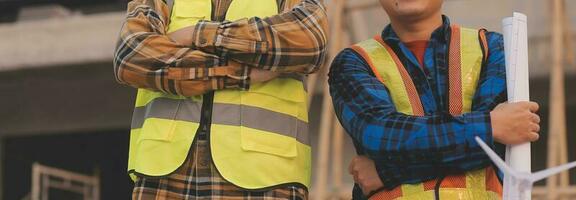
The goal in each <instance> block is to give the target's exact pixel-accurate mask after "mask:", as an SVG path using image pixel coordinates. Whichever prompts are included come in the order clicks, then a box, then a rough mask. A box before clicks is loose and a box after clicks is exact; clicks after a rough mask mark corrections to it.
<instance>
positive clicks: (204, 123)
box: [200, 91, 214, 138]
mask: <svg viewBox="0 0 576 200" xmlns="http://www.w3.org/2000/svg"><path fill="white" fill-rule="evenodd" d="M213 106H214V92H213V91H212V92H208V93H206V94H204V95H203V97H202V111H201V115H200V130H202V132H203V133H204V134H205V136H206V137H207V138H209V134H210V125H211V124H212V108H213Z"/></svg>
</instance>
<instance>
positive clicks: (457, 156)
mask: <svg viewBox="0 0 576 200" xmlns="http://www.w3.org/2000/svg"><path fill="white" fill-rule="evenodd" d="M380 4H381V5H382V7H383V8H384V10H385V11H386V13H387V14H388V17H389V19H390V24H389V25H388V26H386V27H385V28H384V30H383V31H382V32H381V33H379V34H377V35H376V36H375V37H374V38H372V39H368V40H366V41H363V42H360V43H358V44H355V45H353V46H352V47H350V48H347V49H345V50H343V51H342V52H341V53H340V54H339V55H338V56H337V57H336V59H335V60H334V61H333V62H332V66H331V69H330V73H329V84H330V92H331V95H332V100H333V103H334V108H335V111H336V114H337V116H338V119H339V120H340V122H341V124H342V125H343V127H344V128H345V129H346V131H347V132H348V133H349V135H350V136H351V137H352V140H353V141H354V144H355V145H356V150H357V152H358V153H359V154H360V155H359V156H357V157H355V158H353V159H352V161H351V163H350V166H349V172H350V174H351V175H353V177H354V180H355V182H356V185H355V188H354V191H353V197H354V199H382V200H384V199H386V200H388V199H418V200H428V199H430V200H432V199H450V200H454V199H475V200H476V199H480V200H484V199H501V197H502V184H501V179H500V178H499V177H498V176H497V173H496V171H495V168H494V167H493V166H492V165H491V162H490V160H489V159H488V157H487V156H486V155H485V154H484V152H483V151H482V150H481V148H480V146H479V145H478V144H477V143H476V142H475V140H474V138H475V137H476V136H478V137H480V138H482V140H483V141H485V142H486V143H488V144H490V145H496V144H518V143H523V142H532V141H536V140H537V139H538V137H539V136H538V132H539V129H540V127H539V122H540V118H539V116H538V115H537V114H535V112H536V111H537V110H538V104H536V103H534V102H521V103H503V102H505V101H506V99H507V98H506V77H505V74H506V71H505V64H504V47H503V39H502V35H501V34H498V33H494V32H487V31H486V30H484V29H472V28H464V27H461V26H459V25H456V24H454V23H450V21H449V19H448V17H446V16H443V15H442V11H441V7H442V4H443V0H380Z"/></svg>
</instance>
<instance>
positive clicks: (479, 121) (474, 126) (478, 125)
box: [463, 112, 494, 147]
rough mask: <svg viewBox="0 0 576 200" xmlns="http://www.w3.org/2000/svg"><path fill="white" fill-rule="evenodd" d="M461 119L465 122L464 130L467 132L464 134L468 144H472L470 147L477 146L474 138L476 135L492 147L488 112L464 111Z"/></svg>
mask: <svg viewBox="0 0 576 200" xmlns="http://www.w3.org/2000/svg"><path fill="white" fill-rule="evenodd" d="M463 119H464V120H465V124H466V127H465V129H466V130H465V131H464V132H465V133H466V134H468V135H467V136H466V140H467V141H466V142H467V143H468V144H472V145H471V146H472V147H479V146H480V145H479V144H478V143H477V142H476V140H475V138H476V136H478V137H480V139H481V140H482V141H484V142H485V143H486V144H488V145H489V146H490V147H494V138H493V135H492V121H491V117H490V112H471V113H466V114H464V118H463Z"/></svg>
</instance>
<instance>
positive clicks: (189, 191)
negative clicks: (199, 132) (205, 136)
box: [132, 139, 308, 200]
mask: <svg viewBox="0 0 576 200" xmlns="http://www.w3.org/2000/svg"><path fill="white" fill-rule="evenodd" d="M192 145H193V147H192V148H191V151H190V155H189V156H188V158H187V160H186V162H185V163H184V165H183V166H181V167H180V168H179V169H178V170H177V171H176V172H175V173H173V174H171V175H169V176H168V177H165V178H145V177H138V179H137V181H136V183H135V187H134V190H133V193H132V199H134V200H180V199H206V200H208V199H237V200H242V199H250V200H304V199H307V197H308V191H307V190H306V189H305V188H302V187H298V186H279V187H276V188H273V189H270V190H264V191H247V190H243V189H241V188H239V187H237V186H235V185H233V184H231V183H230V182H228V181H226V180H224V179H223V178H222V176H221V175H220V174H219V173H218V171H217V170H216V168H215V166H214V165H213V162H212V158H211V156H210V150H209V144H208V141H206V140H200V139H197V140H196V141H195V142H194V144H192Z"/></svg>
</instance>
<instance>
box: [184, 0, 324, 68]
mask: <svg viewBox="0 0 576 200" xmlns="http://www.w3.org/2000/svg"><path fill="white" fill-rule="evenodd" d="M287 2H290V1H287ZM290 5H291V4H287V6H290ZM286 10H287V11H285V12H282V13H280V14H278V15H274V16H271V17H267V18H258V17H253V18H249V19H240V20H238V21H233V22H230V21H225V22H212V21H201V22H199V23H198V24H196V26H195V28H194V32H193V35H192V38H193V39H192V40H193V42H192V43H193V44H192V46H194V47H196V48H198V49H201V50H205V51H207V52H218V53H217V54H218V55H222V56H226V57H229V58H230V59H232V60H236V61H238V62H241V63H245V64H247V65H248V66H250V67H256V68H260V69H265V70H271V71H278V72H294V73H302V74H308V73H313V72H315V71H317V69H318V67H319V66H321V65H322V63H323V62H324V60H325V54H326V42H327V29H328V28H327V27H328V24H327V16H326V10H325V8H324V5H323V4H322V2H321V1H320V0H302V1H301V2H299V3H298V4H296V5H295V6H294V7H293V8H290V9H286Z"/></svg>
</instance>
